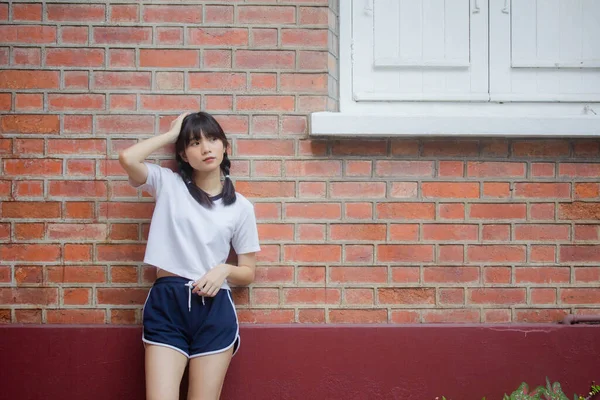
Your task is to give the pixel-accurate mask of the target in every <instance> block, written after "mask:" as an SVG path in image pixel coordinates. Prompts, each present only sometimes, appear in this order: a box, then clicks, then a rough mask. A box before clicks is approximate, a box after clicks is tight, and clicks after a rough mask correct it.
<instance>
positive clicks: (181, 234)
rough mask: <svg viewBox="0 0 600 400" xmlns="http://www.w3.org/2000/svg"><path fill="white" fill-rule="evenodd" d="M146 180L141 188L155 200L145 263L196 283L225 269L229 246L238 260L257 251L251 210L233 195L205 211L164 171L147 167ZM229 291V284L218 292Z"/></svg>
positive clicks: (176, 177) (178, 179) (176, 178)
mask: <svg viewBox="0 0 600 400" xmlns="http://www.w3.org/2000/svg"><path fill="white" fill-rule="evenodd" d="M145 164H146V166H147V167H148V179H147V180H146V183H145V184H143V185H141V188H142V189H144V190H147V191H148V192H150V193H151V194H152V195H153V196H154V198H155V199H156V207H155V209H154V214H153V215H152V222H151V224H150V233H149V236H148V244H147V245H146V254H145V257H144V262H145V263H146V264H150V265H154V266H156V267H158V268H160V269H163V270H165V271H168V272H171V273H173V274H176V275H179V276H182V277H184V278H187V279H190V280H194V281H195V280H198V279H200V278H201V277H202V276H204V274H206V273H207V272H208V271H209V270H210V269H211V268H213V267H215V266H217V265H219V264H222V263H224V262H225V261H226V260H227V257H228V256H229V250H230V244H231V245H233V248H234V250H235V252H236V253H237V254H245V253H253V252H257V251H260V245H259V242H258V230H257V227H256V217H255V215H254V207H253V205H252V203H250V201H248V199H246V198H245V197H244V196H242V195H241V194H239V193H236V201H235V203H233V204H231V205H228V206H226V205H224V204H223V200H222V199H221V198H220V196H217V197H213V203H214V205H213V207H212V208H205V207H203V206H202V205H200V204H199V203H198V202H197V201H196V200H195V199H194V198H193V197H192V195H191V194H190V192H189V191H188V188H187V186H186V185H185V183H184V182H183V179H181V176H180V175H179V174H177V173H175V172H173V171H171V170H170V169H168V168H163V167H160V166H158V165H156V164H150V163H145ZM221 287H222V288H224V289H228V288H229V285H228V284H227V281H225V282H224V283H223V285H222V286H221Z"/></svg>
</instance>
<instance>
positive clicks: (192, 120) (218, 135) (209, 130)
mask: <svg viewBox="0 0 600 400" xmlns="http://www.w3.org/2000/svg"><path fill="white" fill-rule="evenodd" d="M202 136H204V137H205V138H208V139H219V140H221V141H222V142H223V144H225V145H226V144H227V138H226V137H225V132H223V129H222V128H221V126H220V125H219V123H218V122H217V121H216V120H215V119H214V118H213V117H212V116H211V115H209V114H206V113H203V112H199V113H194V114H190V115H188V116H187V117H185V118H184V119H183V123H182V126H181V135H180V138H181V139H182V141H183V143H182V144H183V147H188V146H189V144H190V143H192V142H194V141H197V140H201V139H202Z"/></svg>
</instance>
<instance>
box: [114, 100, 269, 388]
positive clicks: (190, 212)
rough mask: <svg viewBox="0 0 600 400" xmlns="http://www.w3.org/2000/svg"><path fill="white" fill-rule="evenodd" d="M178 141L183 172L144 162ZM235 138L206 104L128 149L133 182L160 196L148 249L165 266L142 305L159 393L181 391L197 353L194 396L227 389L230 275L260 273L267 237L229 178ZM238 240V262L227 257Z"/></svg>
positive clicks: (149, 366)
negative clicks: (262, 243) (260, 255)
mask: <svg viewBox="0 0 600 400" xmlns="http://www.w3.org/2000/svg"><path fill="white" fill-rule="evenodd" d="M172 143H175V152H176V155H175V156H176V159H177V163H178V166H179V171H178V173H175V172H173V171H171V170H170V169H167V168H162V167H160V166H158V165H156V164H150V163H146V162H144V160H145V159H146V157H148V156H149V155H150V154H151V153H152V152H154V151H156V150H157V149H159V148H161V147H163V146H165V145H167V144H172ZM228 146H229V142H228V141H227V138H226V137H225V134H224V132H223V129H222V128H221V126H220V125H219V124H218V122H217V121H216V120H215V119H214V118H213V117H212V116H211V115H210V114H207V113H204V112H197V113H192V114H182V115H180V116H179V117H178V118H177V119H176V120H175V121H174V122H173V123H172V124H171V128H170V129H169V131H168V132H166V133H164V134H161V135H158V136H155V137H153V138H150V139H147V140H144V141H142V142H140V143H137V144H135V145H133V146H131V147H130V148H128V149H126V150H124V151H123V152H122V153H121V154H120V155H119V161H120V163H121V165H122V166H123V168H124V169H125V170H126V171H127V174H128V175H129V178H130V182H131V183H132V185H134V186H141V187H142V188H144V189H146V190H147V191H149V192H150V193H151V194H152V195H153V196H154V197H155V199H156V207H155V210H154V214H153V216H152V223H151V225H150V233H149V236H148V244H147V246H146V254H145V257H144V262H145V263H147V264H150V265H153V266H155V267H157V268H158V269H157V279H156V281H155V283H154V285H153V286H152V289H151V290H150V293H149V294H148V298H147V300H146V304H145V305H144V315H143V324H144V334H143V341H144V344H145V348H146V350H145V352H146V396H147V399H150V400H153V399H160V400H170V399H173V400H177V399H179V386H180V383H181V378H182V375H183V373H184V370H185V368H186V365H187V364H188V362H189V389H188V400H215V399H218V398H219V396H220V393H221V388H222V386H223V380H224V379H225V373H226V372H227V368H228V367H229V362H230V360H231V357H232V356H233V354H234V353H235V351H236V350H237V348H238V346H239V331H238V321H237V316H236V313H235V308H234V305H233V301H232V299H231V293H230V289H229V285H228V282H230V283H233V284H235V285H247V284H249V283H251V282H252V281H253V280H254V269H255V253H256V252H257V251H259V250H260V247H259V242H258V233H257V228H256V218H255V216H254V208H253V206H252V204H251V203H250V202H249V201H248V200H247V199H246V198H245V197H243V196H242V195H241V194H239V193H236V192H235V189H234V187H233V183H232V182H231V179H230V178H229V168H230V166H231V162H230V161H229V158H228V157H227V148H228ZM231 245H232V246H233V248H234V250H235V251H236V253H237V255H238V265H237V266H233V265H230V264H226V263H225V262H226V260H227V257H228V255H229V250H230V246H231Z"/></svg>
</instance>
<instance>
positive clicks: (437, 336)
mask: <svg viewBox="0 0 600 400" xmlns="http://www.w3.org/2000/svg"><path fill="white" fill-rule="evenodd" d="M241 334H242V346H241V349H240V351H239V352H238V354H237V355H236V356H235V357H234V360H233V362H232V364H231V367H230V369H229V372H228V376H227V379H226V382H225V388H224V391H223V396H222V398H223V399H227V400H242V399H243V400H254V399H259V400H262V399H269V400H271V399H273V400H283V399H303V400H305V399H317V400H320V399H348V400H360V399H365V400H366V399H368V400H377V399H382V400H383V399H385V400H389V399H417V400H429V399H431V400H433V399H434V398H435V397H436V396H440V398H441V396H442V395H444V396H446V398H451V399H453V400H470V399H476V400H479V399H481V398H482V397H483V396H486V399H487V400H494V399H501V398H502V395H503V394H504V393H510V392H511V391H512V390H514V389H516V388H517V387H518V386H519V384H520V383H521V382H522V381H527V382H528V383H530V384H532V385H536V386H537V385H538V384H542V383H544V381H545V377H546V376H548V377H549V378H550V379H551V380H552V381H560V382H561V384H562V385H563V389H564V391H565V393H566V394H567V395H568V397H569V398H573V393H575V392H577V393H578V394H583V393H584V392H586V391H587V390H588V389H589V384H590V382H591V381H592V380H596V382H600V326H558V325H508V326H489V325H476V326H468V325H414V326H397V325H395V326H394V325H392V326H389V325H385V326H346V325H344V326H339V325H338V326H332V325H328V326H298V325H294V326H280V325H279V326H278V325H267V326H254V325H246V326H243V327H242V329H241ZM0 398H2V399H15V400H16V399H19V400H28V399H36V400H37V399H41V398H43V399H46V400H65V399H86V400H95V399H102V400H106V399H111V400H112V399H127V400H138V399H139V400H142V399H144V365H143V346H142V344H141V328H139V327H82V326H73V327H62V326H52V325H45V326H14V325H8V326H3V327H0Z"/></svg>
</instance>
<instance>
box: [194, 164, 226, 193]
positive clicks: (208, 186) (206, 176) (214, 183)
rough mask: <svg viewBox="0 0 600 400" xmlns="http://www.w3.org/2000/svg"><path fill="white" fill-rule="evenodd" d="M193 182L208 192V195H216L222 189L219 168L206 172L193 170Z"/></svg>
mask: <svg viewBox="0 0 600 400" xmlns="http://www.w3.org/2000/svg"><path fill="white" fill-rule="evenodd" d="M194 183H195V184H196V186H198V187H199V188H200V189H202V190H204V191H205V192H206V193H208V195H209V196H216V195H218V194H219V193H221V191H222V190H223V184H222V183H221V171H220V170H219V169H217V170H215V171H211V172H207V173H201V172H198V171H194Z"/></svg>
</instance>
